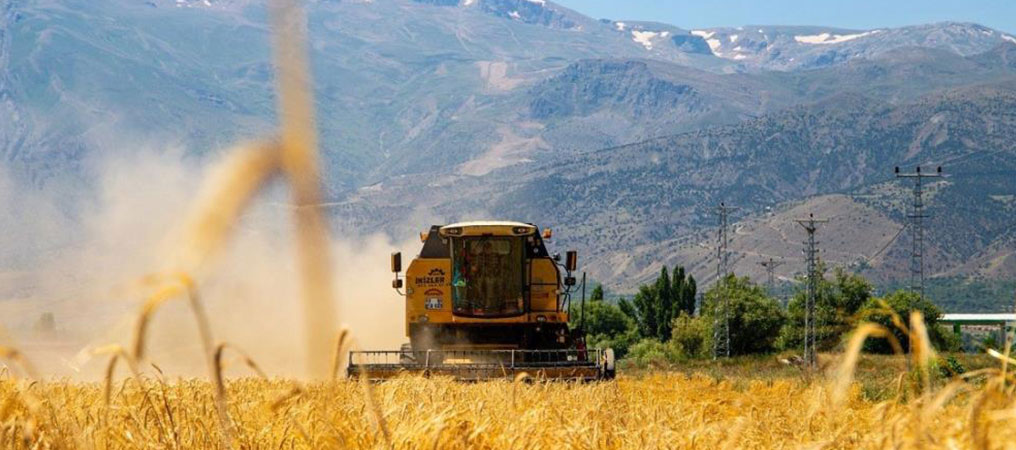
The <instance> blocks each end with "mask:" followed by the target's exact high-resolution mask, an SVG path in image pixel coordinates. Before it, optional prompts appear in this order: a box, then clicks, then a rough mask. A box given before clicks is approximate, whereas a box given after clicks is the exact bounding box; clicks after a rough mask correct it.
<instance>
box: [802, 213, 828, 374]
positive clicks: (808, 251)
mask: <svg viewBox="0 0 1016 450" xmlns="http://www.w3.org/2000/svg"><path fill="white" fill-rule="evenodd" d="M794 221H795V222H797V223H798V224H799V225H801V226H802V227H804V229H805V231H807V232H808V240H807V241H805V242H804V244H805V246H806V247H805V251H804V253H805V255H806V257H807V263H808V298H807V299H806V300H805V305H804V361H805V363H806V364H808V366H811V367H814V366H815V362H816V358H815V355H816V350H817V349H816V341H817V335H816V333H815V322H817V320H818V317H817V316H816V315H815V300H816V297H817V296H818V279H819V273H818V242H816V241H815V232H816V231H817V230H818V225H819V224H822V223H827V222H829V221H828V220H823V219H816V218H815V216H814V215H813V214H808V218H807V219H796V220H794Z"/></svg>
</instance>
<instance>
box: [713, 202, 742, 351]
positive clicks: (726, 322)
mask: <svg viewBox="0 0 1016 450" xmlns="http://www.w3.org/2000/svg"><path fill="white" fill-rule="evenodd" d="M736 210H737V208H733V207H730V206H727V205H725V204H723V203H720V206H719V207H718V208H716V212H717V214H719V216H720V228H719V230H718V231H717V234H716V241H717V242H716V287H717V291H716V292H717V293H718V298H717V299H716V314H715V317H714V318H713V359H716V358H720V357H730V301H729V299H728V298H727V297H728V293H727V277H728V276H729V275H730V252H729V251H728V250H727V243H728V242H729V238H728V237H727V225H728V224H727V217H728V215H729V214H730V213H731V212H733V211H736Z"/></svg>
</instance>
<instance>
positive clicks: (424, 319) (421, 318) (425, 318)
mask: <svg viewBox="0 0 1016 450" xmlns="http://www.w3.org/2000/svg"><path fill="white" fill-rule="evenodd" d="M417 321H419V322H420V323H427V322H430V317H427V316H420V318H419V319H417Z"/></svg>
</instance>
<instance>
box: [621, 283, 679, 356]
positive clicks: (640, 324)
mask: <svg viewBox="0 0 1016 450" xmlns="http://www.w3.org/2000/svg"><path fill="white" fill-rule="evenodd" d="M673 274H674V276H673V277H671V276H670V273H668V271H667V268H666V267H664V268H662V269H661V270H660V276H659V277H657V278H656V280H655V281H654V282H653V283H651V284H647V285H642V286H640V287H639V291H638V293H636V294H635V297H634V298H633V299H632V301H631V302H628V301H625V300H622V301H621V302H620V303H619V306H620V308H621V310H622V311H623V312H624V313H625V314H627V315H628V316H629V317H631V319H632V320H633V321H634V322H635V324H636V325H637V328H638V330H639V335H640V336H642V337H644V338H651V339H656V340H658V341H660V342H666V341H667V340H669V339H670V336H671V331H672V329H673V328H672V325H671V324H672V322H673V321H674V319H675V318H676V317H678V316H680V315H681V313H682V312H685V313H686V314H688V315H692V314H694V311H695V295H696V294H697V291H696V285H695V279H694V278H693V277H690V276H686V275H685V271H684V268H682V267H675V268H674V272H673Z"/></svg>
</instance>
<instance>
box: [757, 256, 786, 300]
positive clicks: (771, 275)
mask: <svg viewBox="0 0 1016 450" xmlns="http://www.w3.org/2000/svg"><path fill="white" fill-rule="evenodd" d="M758 264H759V265H760V266H762V267H764V268H765V269H766V275H767V276H768V280H769V284H768V285H767V286H766V288H767V289H769V295H772V293H773V292H772V291H773V287H775V286H776V268H777V267H780V266H782V265H783V261H776V260H774V259H773V257H772V256H770V257H769V260H768V261H762V262H760V263H758Z"/></svg>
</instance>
